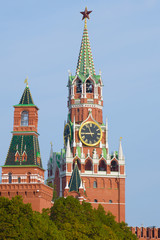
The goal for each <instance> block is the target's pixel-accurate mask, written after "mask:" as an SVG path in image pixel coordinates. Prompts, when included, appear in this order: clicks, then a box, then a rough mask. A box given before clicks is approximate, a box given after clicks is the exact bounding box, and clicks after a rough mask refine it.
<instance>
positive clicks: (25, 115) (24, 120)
mask: <svg viewBox="0 0 160 240" xmlns="http://www.w3.org/2000/svg"><path fill="white" fill-rule="evenodd" d="M21 126H28V111H23V112H22V113H21Z"/></svg>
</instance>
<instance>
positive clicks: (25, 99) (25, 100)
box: [19, 78, 34, 105]
mask: <svg viewBox="0 0 160 240" xmlns="http://www.w3.org/2000/svg"><path fill="white" fill-rule="evenodd" d="M24 83H26V88H25V89H24V92H23V95H22V97H21V100H20V102H19V104H20V105H26V104H27V105H28V104H29V105H30V104H32V105H34V102H33V98H32V95H31V92H30V89H29V87H28V78H26V79H25V81H24Z"/></svg>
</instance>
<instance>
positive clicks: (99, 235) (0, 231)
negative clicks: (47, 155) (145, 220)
mask: <svg viewBox="0 0 160 240" xmlns="http://www.w3.org/2000/svg"><path fill="white" fill-rule="evenodd" d="M0 239H3V240H6V239H7V240H8V239H16V240H33V239H34V240H43V239H44V240H67V239H69V240H89V239H93V240H101V239H103V240H125V239H126V240H134V239H137V238H136V236H135V235H133V234H132V233H131V231H130V230H129V228H128V227H127V224H126V223H124V222H122V223H117V222H116V221H115V218H114V216H113V215H112V214H111V213H108V214H106V213H105V211H104V209H103V207H102V206H101V205H99V207H98V209H97V210H96V209H93V208H92V206H91V204H90V203H86V202H82V204H80V202H79V201H78V200H77V199H75V198H73V197H67V198H66V199H65V198H59V199H57V200H55V203H54V205H53V207H52V208H51V210H50V209H43V212H42V213H39V212H34V211H32V208H31V204H24V203H23V201H22V197H20V196H16V197H14V198H12V200H9V199H8V198H4V197H0Z"/></svg>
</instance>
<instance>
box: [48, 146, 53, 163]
mask: <svg viewBox="0 0 160 240" xmlns="http://www.w3.org/2000/svg"><path fill="white" fill-rule="evenodd" d="M50 144H51V150H50V157H49V160H50V162H51V163H52V161H53V144H52V142H50Z"/></svg>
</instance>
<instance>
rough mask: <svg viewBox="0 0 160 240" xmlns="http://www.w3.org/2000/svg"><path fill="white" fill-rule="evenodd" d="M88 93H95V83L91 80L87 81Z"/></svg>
mask: <svg viewBox="0 0 160 240" xmlns="http://www.w3.org/2000/svg"><path fill="white" fill-rule="evenodd" d="M86 92H87V93H93V82H92V81H91V80H87V81H86Z"/></svg>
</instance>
